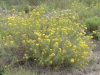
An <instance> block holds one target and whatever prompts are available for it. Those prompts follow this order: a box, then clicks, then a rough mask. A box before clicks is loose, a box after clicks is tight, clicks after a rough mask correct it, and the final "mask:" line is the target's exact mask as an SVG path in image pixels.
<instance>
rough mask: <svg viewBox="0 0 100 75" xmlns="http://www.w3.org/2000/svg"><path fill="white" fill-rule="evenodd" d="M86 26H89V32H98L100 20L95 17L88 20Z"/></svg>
mask: <svg viewBox="0 0 100 75" xmlns="http://www.w3.org/2000/svg"><path fill="white" fill-rule="evenodd" d="M85 24H86V26H87V30H88V31H89V32H92V31H94V30H97V29H98V27H99V25H100V18H99V17H97V16H95V17H92V18H89V19H86V21H85Z"/></svg>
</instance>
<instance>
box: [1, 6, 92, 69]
mask: <svg viewBox="0 0 100 75" xmlns="http://www.w3.org/2000/svg"><path fill="white" fill-rule="evenodd" d="M44 10H45V9H44V8H43V7H41V8H37V9H34V10H32V11H31V12H29V14H25V11H22V12H19V14H18V15H15V14H13V15H9V16H8V18H4V19H2V21H1V24H2V30H0V34H1V37H0V44H1V48H3V49H4V50H5V51H8V53H9V54H11V56H15V57H16V58H17V59H16V60H15V62H20V61H23V60H28V59H30V58H32V59H34V61H36V62H37V64H39V65H42V66H44V65H48V66H50V65H53V66H59V65H61V64H65V65H70V66H71V65H72V66H75V67H82V66H83V65H86V64H87V62H88V61H89V60H88V59H87V57H88V56H89V55H90V54H91V50H90V45H89V41H90V39H91V36H84V35H85V32H84V29H85V28H86V27H85V26H83V25H80V23H77V22H76V21H77V20H79V18H78V15H77V13H76V12H75V11H74V10H70V9H67V10H64V11H62V12H61V13H58V12H56V11H55V10H52V12H50V13H51V14H52V15H49V14H48V13H46V12H45V11H44Z"/></svg>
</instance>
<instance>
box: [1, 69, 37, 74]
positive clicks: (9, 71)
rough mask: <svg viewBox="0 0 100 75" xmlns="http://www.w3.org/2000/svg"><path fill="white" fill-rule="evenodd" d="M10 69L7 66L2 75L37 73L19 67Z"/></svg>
mask: <svg viewBox="0 0 100 75" xmlns="http://www.w3.org/2000/svg"><path fill="white" fill-rule="evenodd" d="M13 71H14V70H11V69H9V68H7V69H5V71H4V73H2V75H37V74H35V73H31V72H30V71H26V70H24V69H22V68H19V69H18V70H15V71H14V72H13Z"/></svg>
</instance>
